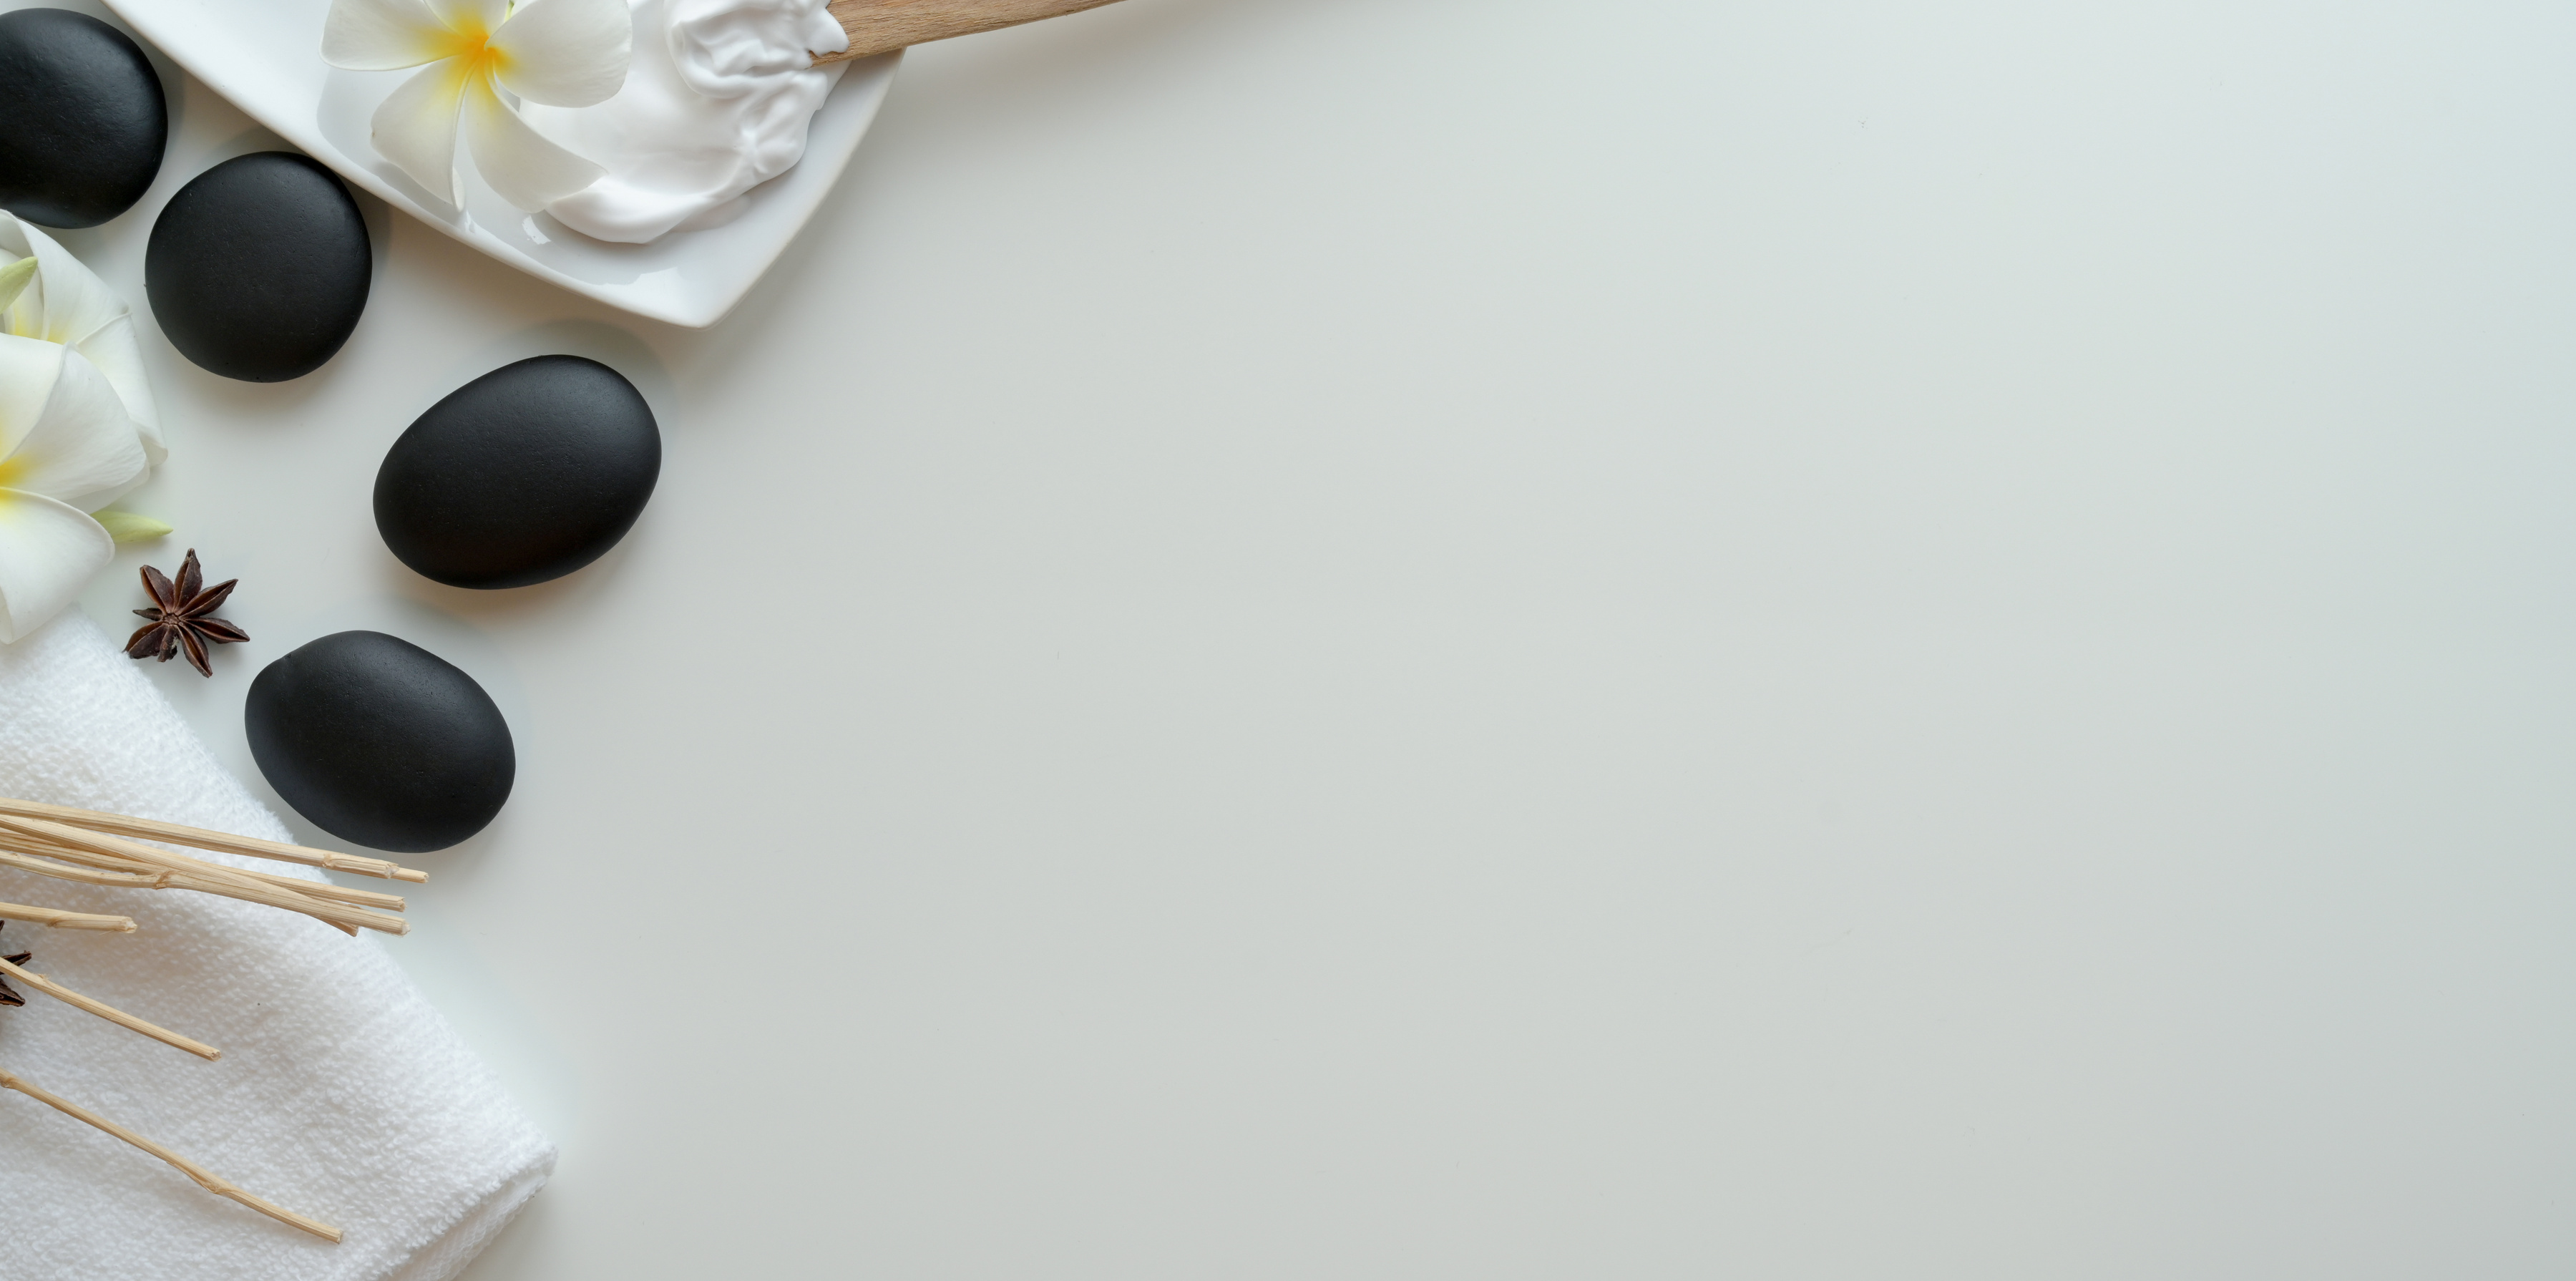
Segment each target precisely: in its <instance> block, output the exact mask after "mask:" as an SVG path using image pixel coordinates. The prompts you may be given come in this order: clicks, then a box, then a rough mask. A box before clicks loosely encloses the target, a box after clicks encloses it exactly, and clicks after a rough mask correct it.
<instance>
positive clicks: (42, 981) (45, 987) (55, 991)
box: [0, 961, 224, 1062]
mask: <svg viewBox="0 0 2576 1281" xmlns="http://www.w3.org/2000/svg"><path fill="white" fill-rule="evenodd" d="M0 978H9V979H16V980H17V981H19V982H21V983H24V984H26V985H27V986H29V987H32V988H34V989H36V990H37V991H39V992H42V993H44V994H45V995H47V996H50V997H52V998H54V999H55V1000H57V1001H60V1002H62V1003H63V1004H65V1005H68V1006H71V1007H72V1008H73V1009H76V1010H85V1011H88V1012H89V1013H91V1014H95V1015H97V1016H99V1017H100V1018H103V1019H105V1020H107V1021H108V1022H110V1023H113V1024H115V1025H117V1026H118V1027H121V1028H124V1029H126V1030H128V1031H132V1032H140V1033H142V1034H143V1035H145V1036H148V1037H151V1038H152V1039H153V1040H155V1041H159V1042H160V1043H162V1044H163V1045H167V1046H170V1047H172V1048H174V1049H181V1050H186V1051H187V1052H188V1053H190V1054H194V1055H196V1056H197V1057H198V1058H201V1059H205V1060H207V1061H208V1062H212V1061H214V1060H216V1059H220V1058H222V1057H223V1056H224V1052H223V1051H221V1050H218V1049H216V1048H215V1047H213V1046H211V1045H208V1044H206V1043H205V1042H203V1041H191V1040H189V1039H188V1038H186V1037H184V1036H181V1035H179V1034H178V1033H176V1032H173V1031H171V1030H170V1029H168V1028H165V1027H162V1026H160V1025H158V1024H153V1023H146V1022H144V1021H143V1020H141V1019H138V1018H136V1017H134V1016H133V1015H131V1014H128V1013H126V1012H125V1011H123V1010H120V1009H118V1008H116V1007H115V1006H113V1005H109V1004H108V1003H106V1002H105V1001H94V1000H91V999H90V998H88V997H86V996H83V995H81V994H80V993H78V992H75V991H73V990H71V989H70V988H67V987H64V986H63V985H62V984H60V983H56V982H55V981H53V980H52V979H49V978H46V977H45V976H44V975H42V974H37V973H33V972H31V971H29V970H25V969H21V968H20V967H18V966H15V965H11V964H10V963H9V962H7V961H0Z"/></svg>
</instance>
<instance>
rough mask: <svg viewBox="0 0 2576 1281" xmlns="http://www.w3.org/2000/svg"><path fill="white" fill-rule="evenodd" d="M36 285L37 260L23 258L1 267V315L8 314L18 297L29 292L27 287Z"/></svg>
mask: <svg viewBox="0 0 2576 1281" xmlns="http://www.w3.org/2000/svg"><path fill="white" fill-rule="evenodd" d="M34 283H36V260H35V259H33V258H21V259H19V260H18V261H16V262H13V263H10V264H9V265H8V266H6V267H0V315H5V314H7V313H8V310H9V308H10V306H11V305H12V304H14V303H16V302H17V301H18V295H20V294H23V293H25V292H27V286H29V285H32V284H34Z"/></svg>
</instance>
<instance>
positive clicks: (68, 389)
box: [0, 340, 152, 511]
mask: <svg viewBox="0 0 2576 1281" xmlns="http://www.w3.org/2000/svg"><path fill="white" fill-rule="evenodd" d="M21 341H24V340H21ZM56 350H58V351H61V352H62V353H63V363H62V371H61V374H60V376H58V377H56V378H55V379H54V394H53V395H51V396H49V397H47V398H46V400H45V408H44V412H43V414H41V415H40V416H39V417H38V418H37V419H36V425H35V427H34V428H33V429H32V430H30V431H28V432H27V433H26V434H24V435H22V436H20V437H19V438H18V441H17V443H16V445H15V446H13V447H12V448H11V449H10V451H9V454H8V456H7V457H5V458H0V488H8V489H14V490H18V491H20V492H22V493H29V494H42V495H44V496H45V497H47V498H51V499H55V500H57V501H60V502H65V503H69V504H71V505H72V506H74V507H77V508H79V509H80V510H82V511H90V510H93V509H95V508H99V507H105V506H106V505H108V504H109V503H112V502H114V501H116V500H117V499H118V498H120V497H122V496H123V495H124V494H125V492H126V491H127V490H130V489H132V488H134V487H135V486H136V485H140V484H142V483H143V480H144V478H145V477H147V476H149V475H151V474H152V469H151V466H150V464H148V463H147V462H145V461H144V457H143V442H142V441H141V439H139V438H138V437H137V436H136V435H135V432H134V423H133V420H131V419H129V418H127V417H126V416H125V402H123V401H121V400H118V399H117V398H116V389H115V388H114V387H111V386H109V385H108V382H107V379H106V377H105V376H104V375H101V374H100V373H99V372H98V370H97V369H96V368H94V367H93V366H91V364H90V363H89V362H88V361H87V360H84V359H82V358H81V354H80V353H79V352H76V351H72V350H70V349H69V348H56Z"/></svg>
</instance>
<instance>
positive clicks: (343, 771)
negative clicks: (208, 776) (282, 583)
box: [242, 632, 519, 854]
mask: <svg viewBox="0 0 2576 1281" xmlns="http://www.w3.org/2000/svg"><path fill="white" fill-rule="evenodd" d="M242 721H243V728H244V729H245V730H247V731H248V733H249V736H250V754H251V757H252V758H253V759H254V760H257V761H258V762H259V772H260V773H261V774H264V775H266V776H267V777H268V785H269V786H271V787H274V788H276V789H277V794H278V795H279V796H281V797H284V798H285V800H286V803H287V804H289V805H292V806H294V807H295V812H296V813H299V814H302V815H303V816H304V817H306V818H308V819H311V820H313V822H314V823H316V824H318V825H319V826H320V827H321V828H322V829H323V830H324V831H327V832H329V833H331V834H332V835H333V836H337V837H341V838H342V839H345V840H351V841H356V842H357V843H358V844H360V845H368V846H373V847H374V848H376V849H380V850H392V851H395V852H397V853H403V854H417V853H421V852H423V851H425V850H443V849H446V848H447V847H448V846H450V845H454V844H456V843H457V842H458V841H462V840H464V839H465V838H467V837H469V836H472V835H474V834H475V833H476V832H479V831H482V830H483V828H484V826H485V825H486V824H488V823H490V822H491V821H492V816H493V815H495V814H498V813H500V812H501V806H502V804H503V803H504V802H506V801H508V800H509V799H510V783H511V780H512V779H514V778H515V777H517V775H518V770H519V758H518V753H517V752H516V751H515V750H514V749H513V748H512V747H511V745H510V726H509V723H508V722H507V721H504V720H502V719H501V709H500V708H498V707H495V706H493V705H492V697H491V695H489V694H486V693H484V692H483V687H482V686H480V685H477V684H475V683H474V678H473V677H471V676H468V675H466V674H465V673H463V672H460V671H458V670H456V668H455V667H453V666H451V665H449V664H448V663H447V662H446V661H445V660H444V659H441V658H440V657H439V656H437V655H436V654H432V653H430V652H429V651H428V650H425V649H422V648H421V647H419V646H418V645H414V644H412V643H411V642H409V641H406V640H402V639H400V638H397V637H393V636H387V635H385V634H384V633H383V632H340V633H338V634H336V635H331V636H325V637H323V638H322V639H320V640H317V641H314V642H313V643H311V644H309V645H306V646H304V647H303V648H301V649H298V650H296V651H295V652H294V653H291V654H288V655H287V656H286V657H284V658H281V659H279V660H277V661H276V662H274V663H271V664H269V665H268V667H267V669H266V670H264V671H262V672H261V673H260V674H259V678H258V679H257V680H254V681H252V682H251V685H250V704H249V706H248V707H247V708H246V709H245V710H244V713H243V717H242Z"/></svg>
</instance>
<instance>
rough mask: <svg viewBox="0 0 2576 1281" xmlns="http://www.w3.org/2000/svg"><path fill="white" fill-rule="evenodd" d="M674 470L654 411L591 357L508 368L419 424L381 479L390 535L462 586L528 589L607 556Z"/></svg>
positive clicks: (382, 528) (406, 553)
mask: <svg viewBox="0 0 2576 1281" xmlns="http://www.w3.org/2000/svg"><path fill="white" fill-rule="evenodd" d="M661 474H662V433H661V430H660V429H659V428H657V427H656V426H655V425H654V423H653V408H652V406H650V405H647V404H645V403H644V396H643V393H641V392H638V391H636V390H635V384H633V383H630V382H628V381H626V377H625V375H623V374H620V373H618V372H617V371H616V370H614V369H611V368H609V367H608V366H606V365H603V364H601V363H599V362H598V361H596V360H585V359H583V358H581V357H579V356H537V357H534V358H532V359H528V360H522V361H520V362H518V363H517V364H512V365H503V366H502V367H500V368H499V369H495V370H493V371H492V372H490V373H488V374H485V375H483V376H482V377H480V378H477V379H475V380H474V381H472V382H470V383H467V384H465V385H464V386H462V387H459V388H457V389H456V390H455V391H453V392H450V393H448V395H447V398H446V399H444V400H441V401H439V402H438V403H437V404H435V405H432V406H430V407H429V410H428V412H426V413H423V414H422V415H421V416H420V418H419V419H418V420H417V421H415V422H413V423H412V425H411V427H410V429H409V430H407V431H405V432H404V433H403V434H402V438H401V439H399V440H396V441H395V442H394V447H393V448H392V449H390V450H388V451H386V453H385V463H384V466H382V467H380V468H378V469H377V471H376V530H377V532H379V533H381V534H383V535H384V538H385V546H386V547H388V548H391V549H392V550H393V554H394V555H395V556H397V557H399V558H400V559H401V560H402V563H404V564H406V565H409V566H411V567H412V568H413V569H415V570H418V571H419V572H420V574H421V575H422V576H423V577H425V578H431V579H435V580H437V581H439V582H442V583H446V584H447V585H449V586H451V587H525V586H527V585H528V584H530V583H542V582H545V581H546V580H548V579H551V578H561V577H563V576H564V575H566V574H569V573H571V572H573V571H574V570H576V569H579V568H581V567H582V566H584V565H587V564H589V563H590V562H592V561H594V560H597V559H599V558H600V556H601V554H603V553H605V552H606V551H607V550H608V549H609V548H611V547H614V546H616V545H617V540H618V539H620V538H624V537H625V536H626V531H627V530H629V529H631V528H633V527H634V525H635V518H636V517H638V516H641V515H643V514H644V503H645V501H646V500H648V499H650V498H652V496H653V482H654V481H655V480H656V479H657V478H659V477H660V476H661Z"/></svg>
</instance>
